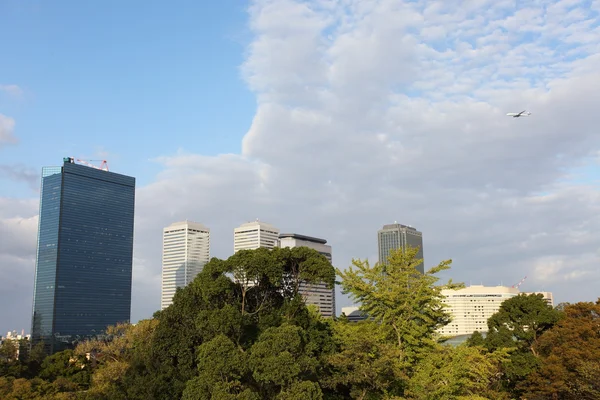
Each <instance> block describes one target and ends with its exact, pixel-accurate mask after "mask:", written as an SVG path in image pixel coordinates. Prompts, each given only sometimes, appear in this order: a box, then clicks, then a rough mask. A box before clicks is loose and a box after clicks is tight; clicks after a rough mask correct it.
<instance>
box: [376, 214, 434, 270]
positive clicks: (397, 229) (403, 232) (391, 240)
mask: <svg viewBox="0 0 600 400" xmlns="http://www.w3.org/2000/svg"><path fill="white" fill-rule="evenodd" d="M377 245H378V248H379V262H380V263H382V264H387V260H388V258H389V256H390V252H391V251H392V250H396V249H406V248H407V247H408V246H410V247H418V248H419V252H418V254H417V258H420V259H423V234H422V233H421V232H419V231H418V230H416V229H415V228H413V227H412V226H407V225H402V224H398V223H393V224H389V225H384V226H383V228H382V229H380V230H379V231H378V232H377ZM417 270H418V271H419V272H421V273H422V274H423V273H424V272H425V265H424V263H423V262H421V263H420V264H419V265H418V266H417Z"/></svg>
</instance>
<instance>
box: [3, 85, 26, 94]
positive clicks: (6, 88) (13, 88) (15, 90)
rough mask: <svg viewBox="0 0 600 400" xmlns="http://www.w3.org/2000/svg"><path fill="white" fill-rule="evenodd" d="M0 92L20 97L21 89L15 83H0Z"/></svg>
mask: <svg viewBox="0 0 600 400" xmlns="http://www.w3.org/2000/svg"><path fill="white" fill-rule="evenodd" d="M0 92H5V93H7V94H9V95H11V96H13V97H21V96H22V95H23V89H21V88H20V87H19V86H17V85H2V84H0Z"/></svg>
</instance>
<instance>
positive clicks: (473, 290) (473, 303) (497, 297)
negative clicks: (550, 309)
mask: <svg viewBox="0 0 600 400" xmlns="http://www.w3.org/2000/svg"><path fill="white" fill-rule="evenodd" d="M519 294H523V295H531V294H541V295H542V296H543V299H544V301H545V302H546V303H547V304H548V305H550V306H553V298H552V293H551V292H532V293H521V292H519V288H518V287H508V286H483V285H471V286H469V287H466V288H463V289H458V290H452V289H444V290H442V295H444V296H445V299H444V300H443V302H444V303H445V304H447V305H448V308H447V309H446V310H447V311H448V312H449V313H450V314H451V315H452V321H451V322H450V323H449V324H448V325H446V326H444V327H442V328H441V329H440V330H439V332H440V333H441V334H442V335H448V336H458V335H471V334H472V333H473V332H475V331H478V332H487V331H488V326H487V321H488V319H489V318H490V317H491V316H492V315H494V314H495V313H497V312H498V310H500V305H501V304H502V303H503V302H504V301H505V300H508V299H510V298H512V297H515V296H518V295H519ZM466 337H468V336H466Z"/></svg>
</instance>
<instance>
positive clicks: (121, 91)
mask: <svg viewBox="0 0 600 400" xmlns="http://www.w3.org/2000/svg"><path fill="white" fill-rule="evenodd" d="M353 4H354V3H350V2H327V6H326V7H323V6H322V4H321V2H317V1H300V0H272V1H255V0H251V1H250V2H239V1H233V0H222V1H217V2H186V3H185V4H184V5H179V6H175V5H173V4H172V3H169V2H161V3H156V4H154V5H153V6H152V7H148V6H147V4H146V3H144V2H141V1H133V2H119V3H118V7H117V8H118V10H117V8H116V6H115V4H112V3H107V2H101V3H97V2H72V1H62V0H59V1H56V2H51V3H49V2H27V1H25V2H23V1H4V2H0V15H2V17H3V18H2V23H1V24H0V37H6V38H16V39H15V40H5V41H4V42H3V48H2V63H0V268H1V269H2V274H3V277H6V279H2V281H1V282H0V304H4V305H6V306H3V307H0V332H2V331H6V330H9V329H18V330H20V329H21V328H22V327H24V328H26V329H30V325H31V310H32V295H31V294H32V293H33V290H34V289H33V284H34V275H35V258H36V250H37V243H36V242H37V229H38V223H39V198H40V193H39V188H40V179H39V175H40V171H41V170H42V167H43V166H46V165H55V164H56V160H57V159H60V158H61V157H63V156H73V157H76V158H80V159H83V160H88V161H90V162H92V163H94V164H99V163H100V161H96V160H107V161H108V164H109V167H110V169H111V171H112V170H114V171H119V172H121V173H124V174H127V175H129V176H135V177H136V204H135V208H136V209H135V242H134V253H133V254H134V259H133V264H134V266H133V283H132V292H133V294H132V305H131V309H132V311H131V320H132V321H134V322H135V321H139V320H140V319H144V318H150V317H151V316H152V315H153V313H154V312H155V311H156V310H158V309H160V293H161V279H162V265H161V252H162V238H161V235H160V232H161V230H162V229H163V228H164V227H165V226H167V225H169V224H170V223H171V222H173V221H181V220H184V219H185V218H193V219H194V220H197V221H200V222H202V223H203V224H205V225H206V226H208V227H210V229H211V254H212V255H214V256H215V257H219V258H226V257H227V256H229V255H230V254H231V253H232V245H231V240H232V232H231V230H232V227H235V226H238V225H239V224H240V223H241V222H244V221H247V220H248V219H254V218H255V217H256V216H260V218H261V219H264V220H265V221H270V222H272V223H273V224H275V225H279V226H281V228H282V229H283V227H285V228H286V229H285V230H286V231H288V232H305V233H313V234H315V235H316V236H318V237H323V238H326V239H327V241H328V243H329V244H331V245H332V247H333V249H334V251H335V255H334V262H335V264H336V267H338V268H340V269H346V268H348V267H349V266H350V265H351V264H352V259H353V258H359V259H361V260H365V259H368V260H369V261H370V262H371V263H374V262H377V261H378V250H377V248H376V246H377V244H376V241H375V234H374V232H376V231H377V230H378V229H380V228H381V226H382V225H383V224H387V223H390V222H392V221H393V220H394V219H398V220H399V222H401V223H404V224H413V225H414V226H415V227H416V228H418V229H419V230H420V231H422V232H424V238H425V250H426V252H425V253H426V254H425V255H426V257H425V264H426V266H425V267H426V268H428V267H430V266H433V265H437V263H439V262H440V261H442V260H447V259H452V260H453V265H452V269H451V270H449V271H445V272H444V273H443V274H442V277H443V278H450V277H451V278H452V279H453V280H454V281H458V282H470V281H473V282H482V283H483V284H486V285H495V284H498V283H500V282H510V283H511V284H512V283H513V282H518V281H519V279H520V278H521V277H522V276H524V275H527V276H529V278H528V280H527V282H525V284H524V285H523V287H522V289H523V290H533V289H539V290H548V291H552V292H553V293H554V299H555V302H556V303H557V304H558V303H560V302H565V301H569V302H576V301H595V300H596V299H597V297H598V290H597V288H598V287H600V272H599V271H598V267H597V266H598V264H599V262H600V254H599V253H598V252H597V247H598V246H597V241H596V240H595V238H597V237H599V236H600V219H599V218H598V215H599V213H598V204H600V186H599V185H598V184H597V181H598V178H599V176H600V167H599V166H598V162H597V154H598V152H599V151H600V136H599V135H598V113H597V109H598V107H599V106H600V104H599V100H598V95H597V93H598V92H600V69H598V67H597V65H598V63H599V60H598V59H599V57H600V56H599V55H598V54H599V52H598V49H597V46H598V43H599V37H598V35H599V31H598V29H596V25H597V23H596V21H597V20H598V15H599V14H598V9H597V6H596V5H597V2H589V1H584V2H564V1H563V2H559V1H556V0H549V1H548V2H546V3H544V6H543V7H532V6H531V3H529V2H512V3H506V2H469V4H468V7H452V6H451V4H450V3H447V2H446V3H438V5H439V7H428V6H426V5H425V4H424V3H423V2H415V1H405V0H398V1H390V0H381V1H379V0H378V1H375V2H369V6H368V7H354V5H353ZM361 4H362V3H361ZM115 10H117V12H115ZM107 21H110V23H107ZM517 26H518V27H520V28H518V29H517V28H516V27H517ZM524 109H527V110H530V111H531V112H532V115H531V117H529V118H510V117H507V116H506V113H507V112H510V111H521V110H524ZM566 110H568V112H565V111H566ZM157 232H158V233H157ZM336 295H337V298H336V302H337V307H338V312H339V310H340V306H346V305H348V304H350V303H351V301H350V300H349V298H348V296H346V295H343V294H341V293H340V291H339V290H338V292H337V293H336Z"/></svg>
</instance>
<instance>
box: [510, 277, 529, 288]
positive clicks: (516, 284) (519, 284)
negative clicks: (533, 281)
mask: <svg viewBox="0 0 600 400" xmlns="http://www.w3.org/2000/svg"><path fill="white" fill-rule="evenodd" d="M525 279H527V276H525V277H524V278H523V279H521V280H520V281H519V283H515V284H514V285H512V286H511V287H513V288H515V289H518V288H519V286H521V284H522V283H523V282H525Z"/></svg>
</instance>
